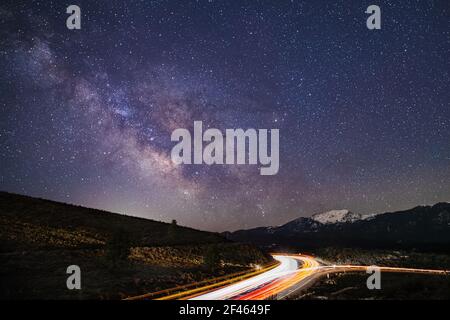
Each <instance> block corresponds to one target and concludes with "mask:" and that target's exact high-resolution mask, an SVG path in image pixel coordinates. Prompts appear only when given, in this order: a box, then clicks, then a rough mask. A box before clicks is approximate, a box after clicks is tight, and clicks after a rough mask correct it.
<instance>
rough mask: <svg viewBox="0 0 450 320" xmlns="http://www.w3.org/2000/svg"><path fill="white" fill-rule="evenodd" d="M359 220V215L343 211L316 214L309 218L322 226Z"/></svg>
mask: <svg viewBox="0 0 450 320" xmlns="http://www.w3.org/2000/svg"><path fill="white" fill-rule="evenodd" d="M361 218H362V217H361V215H360V214H358V213H353V212H351V211H349V210H345V209H344V210H331V211H327V212H322V213H317V214H315V215H313V216H312V217H311V219H313V220H314V221H317V222H320V223H323V224H332V223H346V222H354V221H357V220H361Z"/></svg>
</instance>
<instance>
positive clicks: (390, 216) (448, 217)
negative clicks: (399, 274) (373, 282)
mask: <svg viewBox="0 0 450 320" xmlns="http://www.w3.org/2000/svg"><path fill="white" fill-rule="evenodd" d="M325 218H328V220H326V219H325ZM224 235H225V236H226V237H227V238H228V239H232V240H235V241H243V242H251V243H255V244H258V245H262V246H288V247H296V248H299V249H308V248H311V249H312V248H320V247H323V246H340V247H359V248H386V249H387V248H392V249H394V248H398V249H400V248H417V249H421V250H430V251H450V203H437V204H435V205H433V206H418V207H415V208H412V209H409V210H405V211H398V212H388V213H383V214H377V215H371V216H367V217H361V216H359V215H357V214H354V213H352V212H349V211H347V210H334V211H331V212H330V213H329V214H328V217H327V216H326V215H325V216H324V215H323V214H319V215H315V216H312V217H310V218H304V217H302V218H298V219H296V220H293V221H291V222H288V223H286V224H284V225H282V226H279V227H260V228H254V229H249V230H239V231H235V232H232V233H230V232H226V233H224Z"/></svg>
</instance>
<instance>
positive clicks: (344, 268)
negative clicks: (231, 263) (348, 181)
mask: <svg viewBox="0 0 450 320" xmlns="http://www.w3.org/2000/svg"><path fill="white" fill-rule="evenodd" d="M273 257H274V258H275V259H276V260H278V261H279V262H280V265H279V266H277V267H276V268H274V269H272V270H269V271H267V272H264V273H262V274H259V275H257V276H255V277H252V278H249V279H246V280H242V281H239V282H236V283H233V284H231V285H227V286H225V287H222V288H219V289H213V290H210V291H207V292H201V290H200V293H197V294H196V295H192V296H188V297H185V298H184V299H189V300H264V299H283V298H286V297H287V296H289V295H290V294H292V293H294V292H298V291H299V290H302V289H305V288H307V287H308V286H310V285H312V284H313V283H314V281H315V280H317V279H318V278H320V277H321V276H324V275H326V274H330V273H338V272H351V271H366V270H367V268H369V266H359V265H333V266H327V265H321V264H320V263H319V262H318V261H317V260H316V259H314V258H313V257H310V256H306V255H281V254H280V255H273ZM379 269H380V271H381V272H400V273H421V274H441V275H445V274H447V275H448V274H450V271H449V270H430V269H414V268H395V267H379Z"/></svg>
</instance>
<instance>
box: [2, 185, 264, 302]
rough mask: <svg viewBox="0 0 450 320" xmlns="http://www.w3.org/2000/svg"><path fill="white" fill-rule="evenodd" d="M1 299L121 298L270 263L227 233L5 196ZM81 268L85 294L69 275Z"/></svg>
mask: <svg viewBox="0 0 450 320" xmlns="http://www.w3.org/2000/svg"><path fill="white" fill-rule="evenodd" d="M0 243H1V246H0V260H1V263H0V283H1V287H0V298H1V299H119V298H124V297H127V296H130V295H137V294H142V293H146V292H152V291H157V290H160V289H165V288H170V287H174V286H177V285H183V284H188V283H192V282H194V281H200V280H204V279H208V278H211V277H215V276H220V275H224V274H228V273H233V272H239V271H243V270H247V269H250V268H252V267H253V266H254V265H255V264H259V265H264V264H266V263H269V262H270V261H271V258H270V256H268V255H267V254H265V253H263V252H262V251H260V250H259V249H257V248H256V247H254V246H252V245H245V244H239V243H233V242H230V241H228V240H226V239H224V238H223V237H222V236H220V235H219V234H215V233H210V232H203V231H198V230H194V229H191V228H186V227H181V226H178V225H176V223H175V222H174V223H172V224H168V223H163V222H157V221H152V220H148V219H142V218H136V217H130V216H125V215H120V214H115V213H110V212H105V211H100V210H94V209H89V208H84V207H80V206H73V205H67V204H63V203H58V202H53V201H48V200H42V199H36V198H30V197H25V196H19V195H15V194H9V193H5V192H0ZM69 265H78V266H79V267H80V268H81V286H82V290H68V289H67V287H66V280H67V277H68V275H67V274H66V269H67V267H68V266H69Z"/></svg>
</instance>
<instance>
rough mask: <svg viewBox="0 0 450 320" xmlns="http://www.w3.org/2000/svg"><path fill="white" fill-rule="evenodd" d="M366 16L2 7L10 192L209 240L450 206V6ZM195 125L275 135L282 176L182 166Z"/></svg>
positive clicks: (341, 9)
mask: <svg viewBox="0 0 450 320" xmlns="http://www.w3.org/2000/svg"><path fill="white" fill-rule="evenodd" d="M70 4H77V5H78V6H79V7H80V8H81V30H68V29H67V28H66V23H65V22H66V19H67V17H68V14H66V7H67V6H68V5H70ZM370 4H373V3H372V2H369V1H335V2H334V3H331V1H294V0H292V1H276V2H275V1H274V2H269V1H213V0H210V1H207V0H206V1H202V0H198V1H104V2H103V1H100V2H94V1H75V2H73V3H72V2H71V3H69V2H67V3H66V2H64V1H33V2H28V1H3V2H2V4H1V5H0V21H1V28H0V44H1V46H0V111H1V117H0V141H1V146H2V147H1V150H0V163H1V167H0V183H1V184H0V189H1V190H4V191H9V192H17V193H21V194H27V195H31V196H39V197H43V198H49V199H53V200H58V201H64V202H69V203H75V204H80V205H84V206H89V207H95V208H101V209H105V210H111V211H114V212H121V213H125V214H129V215H137V216H143V217H147V218H151V219H156V220H163V221H170V220H172V219H176V220H177V221H178V222H179V224H182V225H188V226H191V227H195V228H200V229H207V230H214V231H224V230H234V229H239V228H249V227H255V226H261V225H277V224H281V223H284V222H286V221H288V220H290V219H294V218H296V217H299V216H308V215H311V214H313V213H316V212H320V211H325V210H330V209H340V208H347V209H350V210H352V211H354V212H358V213H362V214H364V213H375V212H384V211H394V210H399V209H406V208H409V207H412V206H416V205H420V204H432V203H436V202H439V201H450V183H449V181H450V105H449V101H450V83H449V70H450V68H449V67H450V62H449V56H450V28H449V27H450V25H449V21H450V19H449V17H450V12H449V11H450V7H449V6H448V1H445V0H443V1H408V2H407V3H405V2H400V1H377V2H376V4H377V5H379V6H380V7H381V12H382V28H381V30H368V29H367V27H366V19H367V17H368V15H367V14H365V9H366V8H367V6H369V5H370ZM194 120H202V121H203V123H204V125H206V126H207V127H215V128H219V129H221V130H225V129H226V128H243V129H247V128H267V129H270V128H277V129H279V130H280V171H279V173H278V174H277V175H274V176H261V175H260V174H259V168H258V167H257V166H248V165H232V166H219V165H216V166H207V165H185V166H183V165H181V166H176V165H174V164H173V163H172V161H171V158H170V150H171V148H172V147H173V145H174V143H173V142H171V141H170V134H171V132H172V131H173V130H174V129H176V128H189V129H192V126H193V122H194Z"/></svg>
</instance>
